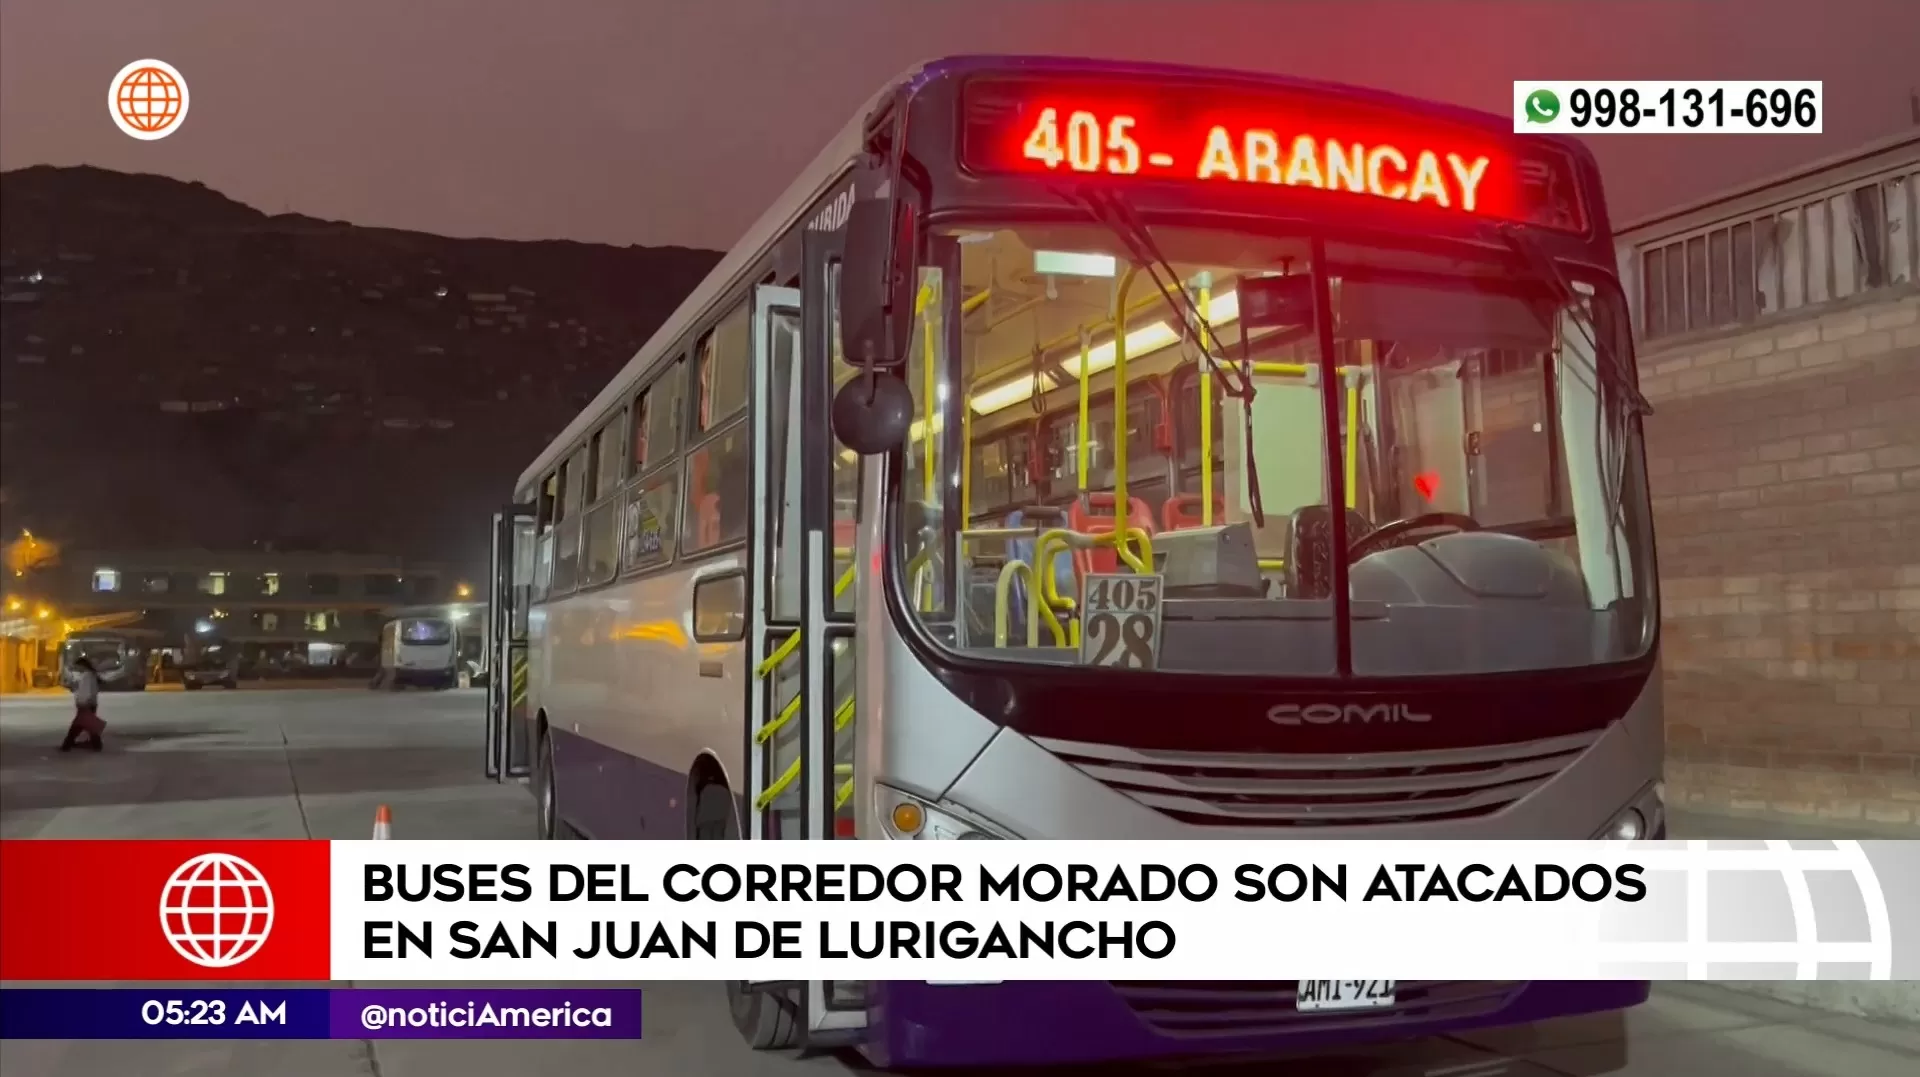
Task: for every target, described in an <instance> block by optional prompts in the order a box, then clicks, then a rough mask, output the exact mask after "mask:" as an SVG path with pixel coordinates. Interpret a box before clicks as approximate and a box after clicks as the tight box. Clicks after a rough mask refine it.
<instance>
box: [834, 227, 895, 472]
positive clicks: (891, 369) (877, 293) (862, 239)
mask: <svg viewBox="0 0 1920 1077" xmlns="http://www.w3.org/2000/svg"><path fill="white" fill-rule="evenodd" d="M845 244H846V255H845V260H844V261H843V262H842V263H841V268H840V287H839V291H840V337H841V345H842V347H843V348H844V349H845V353H846V358H847V363H848V365H849V366H852V367H854V368H855V369H856V370H858V371H859V373H858V374H856V375H855V376H854V377H853V379H852V380H850V381H848V382H847V383H846V384H845V385H842V386H841V387H840V390H839V391H838V392H837V393H835V394H834V397H833V413H832V418H833V433H834V436H835V437H837V438H839V439H840V443H841V444H843V445H845V446H846V447H847V448H849V449H852V450H853V451H854V452H856V453H859V454H860V455H862V456H870V455H873V454H875V453H883V452H888V451H890V450H892V449H894V448H897V447H898V446H899V445H900V444H901V443H902V442H903V441H905V440H906V436H907V430H908V428H909V427H910V426H911V425H912V423H913V392H912V391H911V390H909V389H908V388H907V386H906V383H905V382H904V381H902V380H901V377H900V371H901V368H902V367H903V366H904V365H905V364H906V358H907V346H908V340H907V338H908V334H909V333H910V332H911V331H912V328H913V318H912V310H913V279H912V270H913V262H914V258H913V255H914V212H913V207H912V206H911V205H910V204H908V203H906V202H896V201H894V200H892V199H868V200H866V201H862V202H855V203H854V204H853V209H852V211H851V212H850V213H849V214H848V216H847V225H846V240H845Z"/></svg>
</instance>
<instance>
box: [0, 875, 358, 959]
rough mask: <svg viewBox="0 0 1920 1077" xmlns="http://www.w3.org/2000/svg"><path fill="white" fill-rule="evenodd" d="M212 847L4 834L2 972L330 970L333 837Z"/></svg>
mask: <svg viewBox="0 0 1920 1077" xmlns="http://www.w3.org/2000/svg"><path fill="white" fill-rule="evenodd" d="M212 847H214V846H213V845H212V843H209V842H205V841H7V842H0V980H6V981H11V982H19V981H35V980H40V981H46V980H327V979H330V978H331V956H330V952H329V949H328V947H329V934H330V926H331V921H330V916H331V912H330V902H329V897H328V894H329V886H330V872H331V871H332V866H333V865H332V856H331V853H330V846H329V844H328V843H327V842H324V841H233V842H220V843H218V845H217V848H218V849H219V850H220V851H219V852H209V851H208V850H209V849H210V848H212ZM264 880H272V883H271V886H266V885H263V882H264ZM215 909H218V910H219V911H218V912H215V911H213V910H215ZM156 923H157V924H159V925H160V927H161V930H159V931H154V930H152V929H151V927H150V925H154V924H156ZM82 926H85V927H88V928H90V930H75V929H76V928H79V927H82Z"/></svg>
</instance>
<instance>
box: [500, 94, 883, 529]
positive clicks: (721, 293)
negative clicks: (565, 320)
mask: <svg viewBox="0 0 1920 1077" xmlns="http://www.w3.org/2000/svg"><path fill="white" fill-rule="evenodd" d="M915 70H918V69H917V68H916V69H915ZM912 74H913V73H912V72H908V73H907V74H906V75H903V76H902V77H901V78H900V79H894V80H892V81H890V82H888V83H887V85H886V88H885V89H882V90H881V91H880V92H878V93H876V94H874V95H873V96H872V97H870V98H868V99H867V101H866V103H865V104H863V105H861V106H860V110H859V111H858V112H856V113H855V114H854V117H853V119H852V120H851V121H849V122H848V123H847V124H846V126H844V127H842V128H841V129H840V133H839V134H837V135H835V136H834V137H833V140H832V141H830V142H828V143H827V147H826V148H825V149H823V150H821V151H820V153H819V154H818V155H817V156H815V157H814V159H813V162H812V163H811V164H809V165H807V167H806V168H805V169H804V170H802V171H801V173H800V177H799V178H798V179H796V180H794V181H793V183H791V184H790V185H788V187H787V189H786V191H785V192H784V193H782V194H781V195H780V197H779V198H778V199H776V200H775V201H774V203H773V206H772V208H770V209H768V210H767V211H766V212H765V213H763V214H761V215H760V219H759V220H757V221H755V222H753V224H752V226H751V227H749V228H748V229H747V231H746V234H745V235H743V236H741V237H740V239H739V241H738V242H736V243H735V244H734V245H733V249H732V250H729V251H728V252H727V254H726V256H725V257H724V258H722V259H720V263H719V264H718V265H716V266H714V267H713V269H712V271H711V272H709V273H708V274H707V277H706V279H705V280H703V281H701V282H700V284H699V286H698V287H696V288H694V290H693V292H692V293H691V294H689V295H688V296H687V298H686V299H685V300H683V301H682V302H681V304H680V305H679V306H677V307H675V308H674V309H673V313H672V314H669V315H667V320H666V321H664V322H662V323H660V328H658V329H656V330H654V333H653V336H651V337H648V338H647V342H646V343H645V344H642V345H641V346H640V350H639V351H637V352H635V353H634V355H633V358H632V359H630V360H628V362H627V365H626V366H624V367H622V368H621V369H620V373H618V374H616V375H614V377H613V379H612V380H610V381H609V382H608V383H607V385H606V388H604V389H602V390H600V394H599V395H598V396H595V397H594V398H593V402H592V403H590V404H588V405H587V406H586V408H585V409H584V410H582V411H581V412H580V414H579V415H577V416H575V417H574V420H573V421H572V422H570V423H568V424H567V426H566V429H564V430H562V431H560V434H559V436H558V437H556V438H554V439H553V441H552V442H551V443H549V444H548V445H547V447H546V449H545V450H543V451H542V452H541V453H540V456H539V457H538V458H537V459H535V460H534V462H533V464H532V466H530V467H528V468H527V469H526V470H525V471H523V472H521V473H520V478H519V479H518V480H517V481H516V482H515V483H514V490H515V491H516V493H517V492H518V491H519V490H521V489H523V488H525V487H526V485H527V484H528V483H531V482H537V481H538V480H539V478H540V475H541V474H542V473H543V472H545V471H546V470H547V469H548V468H550V467H553V466H554V465H555V464H557V463H558V462H559V460H560V458H561V456H562V455H563V454H564V453H565V452H566V451H567V450H568V449H569V448H571V447H572V446H573V443H574V442H576V441H579V440H580V439H581V438H582V437H584V436H585V435H586V433H587V429H588V428H589V427H591V426H592V425H593V424H594V422H596V421H597V420H598V419H599V418H600V416H601V414H603V413H604V412H606V411H607V410H608V409H610V408H613V407H616V406H617V405H618V404H619V401H620V397H621V394H623V393H624V392H626V389H627V387H628V386H629V385H631V384H633V383H634V382H635V381H636V380H637V379H638V378H639V377H640V376H641V375H642V374H644V373H645V372H646V370H647V368H648V367H650V366H652V365H653V364H654V363H655V362H656V361H658V360H659V359H660V358H661V357H662V356H664V355H667V354H668V353H670V352H673V351H674V350H675V349H676V348H677V347H678V346H679V343H680V338H681V337H682V336H684V335H685V334H686V332H687V330H688V329H691V328H692V327H693V326H694V325H695V324H697V323H698V322H699V321H700V319H701V318H702V317H704V316H705V315H706V313H707V311H708V309H709V308H711V307H713V306H714V305H715V304H717V303H719V302H720V301H721V300H722V299H724V298H726V296H727V293H728V292H730V291H732V290H733V286H734V285H735V284H736V283H737V282H738V280H739V278H740V276H741V275H742V274H744V273H746V272H747V271H748V270H750V269H752V268H753V264H754V263H755V262H757V261H759V260H760V256H761V255H762V254H763V253H765V252H766V250H767V249H768V248H769V247H771V246H772V245H773V244H774V243H776V242H778V241H779V239H780V237H781V236H783V235H785V234H786V232H787V229H789V228H791V227H793V225H794V224H795V223H796V222H798V221H799V219H800V216H801V214H803V213H805V212H806V211H807V207H809V206H811V205H813V203H814V202H815V201H816V200H817V199H818V198H819V197H820V196H821V195H823V194H825V193H826V191H827V188H828V187H829V186H830V185H831V184H832V183H833V182H834V181H835V180H836V179H838V178H839V177H840V175H841V173H843V172H844V171H845V170H846V168H847V165H848V163H849V162H851V161H852V160H853V156H854V154H855V153H857V152H858V151H859V149H860V137H861V136H860V132H861V128H862V127H863V126H864V125H865V123H866V119H867V113H868V112H869V111H871V110H872V109H873V107H874V106H875V105H877V104H879V103H880V101H881V100H882V99H884V98H885V97H886V96H887V95H888V94H889V93H892V92H893V90H894V88H895V87H896V86H898V85H899V84H900V82H901V81H902V80H903V79H905V78H910V77H911V76H912Z"/></svg>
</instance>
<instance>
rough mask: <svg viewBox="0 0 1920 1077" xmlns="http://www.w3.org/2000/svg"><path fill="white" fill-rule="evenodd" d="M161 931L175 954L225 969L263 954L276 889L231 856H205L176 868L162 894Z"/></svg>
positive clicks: (211, 967)
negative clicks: (262, 949) (260, 953)
mask: <svg viewBox="0 0 1920 1077" xmlns="http://www.w3.org/2000/svg"><path fill="white" fill-rule="evenodd" d="M160 930H161V931H163V932H165V933H166V936H167V943H168V944H169V945H171V946H172V947H173V952H174V953H177V954H179V955H180V956H181V957H184V958H186V959H187V960H188V961H191V962H193V963H194V964H196V965H199V966H200V967H201V968H208V969H225V968H232V967H233V966H235V965H238V964H239V963H241V962H242V961H245V960H246V959H247V958H250V957H252V956H253V955H254V954H256V953H259V952H260V947H262V946H264V945H265V944H266V941H267V934H268V933H269V932H270V931H272V930H273V888H272V887H270V886H268V885H267V879H266V876H264V875H262V874H261V873H260V869H259V868H256V867H254V866H253V865H252V864H249V863H247V862H246V861H245V860H242V859H240V858H239V857H237V856H233V855H231V854H229V853H203V854H201V855H199V856H196V857H194V858H192V859H191V860H188V861H187V862H186V863H184V864H181V865H180V866H179V867H177V868H175V869H173V874H172V875H171V876H169V877H168V878H167V884H166V886H164V887H162V888H161V891H160Z"/></svg>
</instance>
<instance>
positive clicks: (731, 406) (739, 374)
mask: <svg viewBox="0 0 1920 1077" xmlns="http://www.w3.org/2000/svg"><path fill="white" fill-rule="evenodd" d="M749 317H750V315H749V314H748V311H747V306H746V304H744V303H742V304H741V305H740V306H738V307H735V308H734V310H733V312H732V313H731V314H728V315H727V316H726V317H725V318H723V319H721V321H720V324H719V325H717V326H714V328H713V330H712V331H711V332H709V333H708V334H707V335H706V336H705V337H702V338H701V340H700V362H699V377H700V386H699V401H698V402H699V407H698V409H697V410H696V412H695V425H694V430H695V431H697V432H699V433H706V432H707V431H709V430H716V429H719V428H720V427H721V426H722V425H724V424H725V423H726V421H727V420H728V419H731V418H732V417H733V416H735V415H737V414H738V413H740V412H741V411H742V410H744V409H745V408H746V406H747V367H748V362H747V360H748V355H747V352H748V334H747V331H748V319H749Z"/></svg>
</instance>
